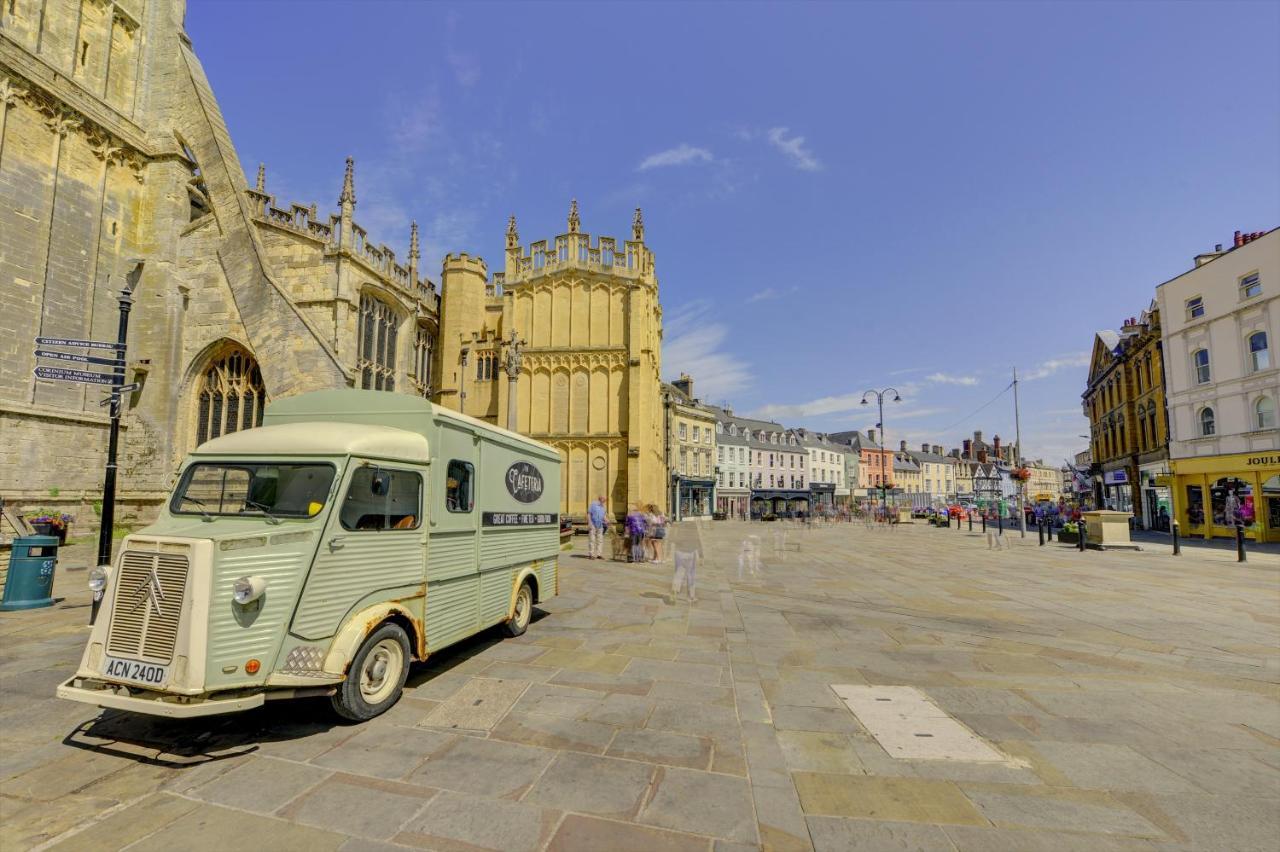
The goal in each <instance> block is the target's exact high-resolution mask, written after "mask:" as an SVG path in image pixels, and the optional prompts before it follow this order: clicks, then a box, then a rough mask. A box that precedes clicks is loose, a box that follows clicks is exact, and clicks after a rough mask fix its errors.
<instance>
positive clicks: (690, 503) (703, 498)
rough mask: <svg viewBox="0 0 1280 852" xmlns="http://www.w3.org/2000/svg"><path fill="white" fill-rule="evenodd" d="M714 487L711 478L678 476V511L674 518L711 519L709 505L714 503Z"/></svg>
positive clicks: (714, 484) (681, 519)
mask: <svg viewBox="0 0 1280 852" xmlns="http://www.w3.org/2000/svg"><path fill="white" fill-rule="evenodd" d="M715 487H716V483H715V480H713V479H685V478H684V477H680V480H679V484H678V487H677V491H676V493H677V496H678V499H679V506H680V513H679V514H678V515H677V516H676V520H680V521H683V520H685V519H687V518H706V519H707V520H710V519H711V507H712V506H713V505H715V503H714V497H715Z"/></svg>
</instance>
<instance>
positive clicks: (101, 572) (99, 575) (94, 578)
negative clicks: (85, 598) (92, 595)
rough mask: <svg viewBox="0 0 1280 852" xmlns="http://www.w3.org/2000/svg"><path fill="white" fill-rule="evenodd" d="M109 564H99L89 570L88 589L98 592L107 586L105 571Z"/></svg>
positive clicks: (107, 569)
mask: <svg viewBox="0 0 1280 852" xmlns="http://www.w3.org/2000/svg"><path fill="white" fill-rule="evenodd" d="M110 568H111V566H110V565H99V566H98V567H97V568H92V569H90V571H89V591H91V592H100V591H102V590H103V589H105V588H106V587H107V572H108V571H109V570H110Z"/></svg>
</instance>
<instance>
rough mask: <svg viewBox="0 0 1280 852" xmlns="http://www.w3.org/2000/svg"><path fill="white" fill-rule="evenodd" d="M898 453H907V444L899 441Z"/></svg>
mask: <svg viewBox="0 0 1280 852" xmlns="http://www.w3.org/2000/svg"><path fill="white" fill-rule="evenodd" d="M898 451H899V452H903V453H905V452H906V451H907V442H906V441H900V442H899V443H898Z"/></svg>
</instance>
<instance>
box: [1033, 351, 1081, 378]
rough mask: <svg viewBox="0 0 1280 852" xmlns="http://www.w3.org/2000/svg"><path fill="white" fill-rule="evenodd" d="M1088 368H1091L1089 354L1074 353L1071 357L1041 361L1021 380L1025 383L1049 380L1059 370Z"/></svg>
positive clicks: (1060, 356)
mask: <svg viewBox="0 0 1280 852" xmlns="http://www.w3.org/2000/svg"><path fill="white" fill-rule="evenodd" d="M1087 366H1089V353H1088V352H1074V353H1072V354H1070V355H1059V356H1057V357H1056V358H1050V359H1049V360H1047V361H1041V362H1040V363H1039V364H1037V365H1036V366H1035V367H1033V368H1032V369H1031V370H1030V371H1028V372H1027V373H1026V375H1024V376H1022V377H1021V378H1022V380H1023V381H1027V382H1034V381H1035V380H1036V379H1044V378H1048V377H1049V376H1052V375H1053V374H1054V373H1056V372H1058V371H1059V370H1066V369H1070V368H1071V367H1087Z"/></svg>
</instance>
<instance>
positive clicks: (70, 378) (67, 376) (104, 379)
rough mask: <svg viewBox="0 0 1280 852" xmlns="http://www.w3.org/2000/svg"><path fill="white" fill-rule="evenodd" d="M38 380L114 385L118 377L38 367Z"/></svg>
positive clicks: (59, 368) (63, 368)
mask: <svg viewBox="0 0 1280 852" xmlns="http://www.w3.org/2000/svg"><path fill="white" fill-rule="evenodd" d="M36 378H38V379H52V380H53V381H56V382H80V383H81V384H86V385H112V384H115V382H116V377H115V376H112V375H108V374H106V373H90V372H87V371H85V370H69V369H67V368H66V367H36Z"/></svg>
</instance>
